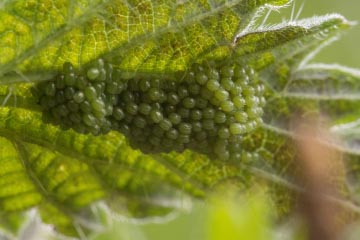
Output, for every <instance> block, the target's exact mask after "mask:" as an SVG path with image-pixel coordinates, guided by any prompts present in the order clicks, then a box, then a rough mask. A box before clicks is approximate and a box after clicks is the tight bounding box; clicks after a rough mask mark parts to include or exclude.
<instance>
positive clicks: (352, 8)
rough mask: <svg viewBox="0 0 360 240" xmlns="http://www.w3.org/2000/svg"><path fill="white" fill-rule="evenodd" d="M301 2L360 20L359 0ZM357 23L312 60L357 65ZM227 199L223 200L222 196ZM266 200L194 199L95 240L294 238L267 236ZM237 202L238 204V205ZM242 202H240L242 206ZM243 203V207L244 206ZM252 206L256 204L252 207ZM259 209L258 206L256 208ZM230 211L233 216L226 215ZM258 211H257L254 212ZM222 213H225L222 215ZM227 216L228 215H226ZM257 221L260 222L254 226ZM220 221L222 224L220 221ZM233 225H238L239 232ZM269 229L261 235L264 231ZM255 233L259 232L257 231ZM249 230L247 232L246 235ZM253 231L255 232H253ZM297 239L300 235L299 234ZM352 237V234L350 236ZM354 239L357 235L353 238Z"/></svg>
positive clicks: (308, 13)
mask: <svg viewBox="0 0 360 240" xmlns="http://www.w3.org/2000/svg"><path fill="white" fill-rule="evenodd" d="M302 3H304V8H303V11H302V12H301V14H300V18H306V17H312V16H315V15H322V14H327V13H340V14H342V15H343V16H345V17H346V18H347V19H348V20H351V21H359V22H360V0H343V1H340V0H313V1H310V0H307V1H296V7H295V12H297V11H298V10H299V9H300V7H301V5H302ZM291 9H292V6H290V7H289V8H288V9H286V10H282V11H281V12H280V13H277V12H273V13H272V14H271V17H270V18H271V19H272V20H274V19H282V18H285V19H289V18H290V14H291ZM359 45H360V26H359V25H357V26H354V27H353V28H352V29H351V30H349V31H347V32H345V33H344V34H343V36H342V38H341V39H340V40H338V41H337V42H335V43H333V44H332V45H331V46H328V47H326V48H324V49H323V50H322V52H320V53H319V54H318V55H317V56H316V57H315V59H314V62H324V63H339V64H342V65H347V66H350V67H355V68H360V47H359ZM225 201H226V200H225ZM264 203H265V204H266V200H264V199H262V200H256V201H255V203H254V204H255V205H251V206H249V205H246V204H243V202H242V201H241V200H239V201H238V202H235V203H232V204H228V205H227V207H224V206H223V204H224V203H220V204H219V205H216V206H215V207H214V206H209V204H204V203H195V205H194V208H193V209H192V210H191V211H190V212H183V213H179V214H178V216H177V217H175V218H174V219H173V220H169V221H166V222H163V223H159V222H158V223H150V224H133V223H130V222H126V221H117V222H114V225H113V228H112V229H111V230H110V231H108V232H105V233H102V234H100V235H98V236H97V237H95V238H94V239H95V240H112V239H116V240H233V239H234V240H235V239H254V240H260V239H284V240H285V239H294V237H293V236H290V235H292V234H291V233H289V230H285V231H280V230H279V231H277V233H278V234H280V235H277V236H272V237H271V236H270V235H271V234H270V232H269V231H268V229H267V227H268V226H270V225H269V224H266V223H267V220H268V218H267V214H266V212H268V210H267V209H265V208H264ZM237 204H238V205H237ZM241 205H242V206H241ZM244 206H245V207H244ZM254 206H255V207H254ZM259 209H260V210H259ZM229 212H232V213H233V214H235V217H232V216H230V215H227V214H228V213H229ZM257 214H258V215H257ZM220 215H221V216H222V221H221V222H220V223H217V225H216V226H217V227H216V228H214V225H215V222H216V220H214V217H216V216H220ZM224 216H225V217H224ZM226 216H227V217H226ZM257 222H260V223H262V224H263V226H262V227H259V226H257V224H256V223H257ZM221 223H222V224H221ZM234 229H241V230H242V232H241V233H238V232H236V230H234ZM264 231H265V232H266V231H267V233H268V235H267V237H266V238H263V236H262V233H263V232H264ZM221 232H223V233H222V234H225V233H228V234H229V235H227V236H226V237H224V235H220V236H223V237H216V236H217V235H216V233H221ZM257 233H258V234H257ZM249 234H250V235H249ZM254 234H255V235H254ZM297 239H302V238H301V236H300V237H299V236H298V237H297ZM350 239H352V238H350ZM354 239H357V238H354Z"/></svg>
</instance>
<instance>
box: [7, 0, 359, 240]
mask: <svg viewBox="0 0 360 240" xmlns="http://www.w3.org/2000/svg"><path fill="white" fill-rule="evenodd" d="M286 3H287V1H285V0H282V1H281V0H261V1H255V0H230V1H222V0H211V1H177V0H172V1H158V0H157V1H155V0H141V1H138V0H133V1H111V0H81V1H72V0H57V1H55V0H40V1H35V0H30V1H6V2H5V4H3V5H2V8H1V9H0V103H2V105H0V219H1V220H0V226H1V227H3V228H4V229H5V231H8V232H9V233H10V234H11V233H13V234H16V233H17V231H18V229H19V228H20V226H21V219H23V218H24V211H25V210H27V209H30V208H33V207H36V208H37V209H38V212H39V214H40V215H41V217H42V220H43V221H44V222H46V223H49V224H52V225H54V227H55V229H56V230H57V231H59V232H61V233H63V234H65V235H71V236H77V237H79V236H81V235H82V234H84V232H85V233H86V232H87V231H89V230H90V229H89V228H91V227H90V225H91V224H90V223H89V224H86V223H84V221H82V220H81V219H82V218H83V217H84V216H87V217H89V216H93V212H92V208H91V206H92V205H91V204H92V203H94V202H97V201H99V200H103V201H104V202H106V203H107V206H108V207H109V208H110V209H112V210H113V211H116V212H118V213H120V214H125V215H128V216H132V217H146V216H157V215H164V214H167V213H169V212H170V211H172V209H174V208H177V206H179V204H178V203H177V202H178V201H181V199H182V198H184V197H185V195H186V196H193V197H199V198H202V197H205V196H206V195H207V194H208V193H209V192H211V191H213V190H214V189H218V188H221V187H222V186H226V185H227V184H229V183H231V184H235V185H236V186H237V187H238V188H239V189H240V190H242V189H246V188H247V187H249V186H254V185H256V183H258V182H259V179H265V180H266V181H268V182H269V189H270V191H274V192H275V195H279V196H277V197H276V198H278V200H279V201H284V199H286V198H287V197H286V196H285V195H286V193H285V192H284V191H283V189H282V188H283V187H289V186H290V185H291V182H292V181H291V180H293V179H292V173H293V172H294V171H296V166H295V164H294V162H293V158H294V154H295V153H294V149H293V147H292V146H291V144H289V142H291V139H292V137H293V136H292V134H291V133H290V132H288V130H287V128H288V124H289V122H290V121H291V119H292V114H293V113H294V112H296V111H299V110H301V111H302V112H304V113H306V112H313V111H317V112H323V113H326V114H327V115H328V116H329V117H330V119H331V123H332V127H331V131H334V132H339V131H340V130H343V129H345V130H344V131H341V132H340V133H342V134H341V137H342V138H343V139H344V144H343V145H338V144H332V143H329V144H332V146H333V147H335V148H337V149H339V150H341V151H343V152H344V153H345V161H346V164H347V167H348V168H347V171H348V176H349V177H350V179H351V182H350V183H349V182H345V180H344V179H342V180H341V181H340V180H339V185H340V186H341V188H342V190H343V191H344V194H351V193H356V191H357V185H358V184H357V183H358V182H359V181H358V180H359V179H358V178H359V177H360V176H359V174H358V172H360V171H358V170H359V169H358V168H359V166H358V159H359V154H360V152H359V151H358V150H356V149H357V136H358V135H356V134H354V132H356V129H358V126H360V123H359V124H357V122H356V121H357V119H358V116H359V114H360V112H359V110H358V109H359V107H358V106H359V104H358V100H359V99H358V98H359V96H358V95H359V93H358V92H359V91H358V90H360V85H359V82H360V81H359V80H360V74H359V72H358V71H357V70H352V69H348V68H345V67H340V66H329V65H323V64H313V65H308V64H307V61H308V60H310V59H311V56H312V53H313V52H316V51H317V50H318V49H319V46H320V47H321V46H323V45H326V44H327V43H328V42H329V41H331V40H332V39H334V38H335V37H337V36H338V33H339V30H342V29H347V28H348V27H349V26H350V25H351V24H350V23H349V22H347V21H346V20H345V19H344V18H343V17H342V16H340V15H336V14H333V15H327V16H323V17H314V18H312V19H305V20H298V21H291V22H287V23H283V24H279V25H276V26H270V27H266V26H262V25H259V24H257V23H256V17H255V16H258V15H259V14H260V13H261V12H262V11H264V10H265V9H266V8H275V7H280V6H282V5H285V4H286ZM98 57H103V58H105V59H106V60H107V61H109V62H111V63H112V64H113V65H114V66H115V67H117V68H120V69H121V70H122V72H123V73H124V77H126V78H131V77H134V76H138V75H142V74H144V75H151V76H152V75H153V76H154V77H160V78H161V77H163V76H172V75H173V74H174V73H176V72H178V71H185V70H186V69H187V68H188V67H189V66H190V65H191V64H192V63H195V62H198V63H204V62H206V61H210V60H213V59H217V60H218V59H224V58H227V59H231V60H232V61H234V62H237V63H239V64H243V65H244V66H246V65H248V66H251V67H252V68H254V69H255V70H256V71H257V72H258V73H259V74H260V77H261V80H262V81H263V83H264V84H265V85H266V86H267V89H268V93H267V105H266V107H265V109H264V111H265V113H264V116H263V120H264V124H263V126H261V127H260V128H259V129H257V130H256V131H254V132H251V133H249V134H248V135H246V136H244V141H243V146H242V147H243V148H244V149H245V150H246V151H248V152H252V153H254V154H253V155H251V157H249V159H244V160H243V161H242V162H241V163H236V164H234V163H227V162H224V161H221V159H218V160H210V159H209V158H208V157H206V156H204V155H201V154H198V153H195V152H191V151H185V152H183V153H181V154H179V153H169V154H157V155H146V154H143V153H141V152H140V151H137V150H134V149H132V148H131V147H130V146H129V144H128V142H127V139H126V138H125V137H124V136H122V135H121V134H120V133H117V132H110V133H109V134H107V135H103V136H97V137H95V136H91V135H82V134H78V133H76V132H74V131H73V130H67V131H64V130H61V129H60V128H58V127H56V126H52V125H50V124H46V123H44V122H43V119H42V114H41V112H40V110H39V108H38V106H37V104H36V99H35V98H34V97H33V96H32V95H31V93H30V91H29V89H30V87H31V86H32V85H33V84H34V83H36V82H39V81H44V80H48V79H50V78H51V77H53V76H54V75H55V74H56V73H57V72H58V71H59V70H60V69H61V66H62V65H63V63H64V62H66V61H69V62H71V63H73V64H74V66H75V67H76V68H78V69H79V70H80V71H81V69H83V68H84V67H86V65H87V64H89V63H90V62H91V61H93V60H94V59H96V58H98ZM339 129H340V130H339ZM359 129H360V128H359ZM274 179H277V180H279V181H273V180H274ZM274 182H275V184H274ZM349 186H350V188H348V187H349ZM279 193H281V194H279ZM282 197H283V199H281V198H282ZM288 198H289V199H290V197H288ZM159 199H160V200H159ZM161 199H162V200H164V201H161ZM165 200H166V201H165ZM170 200H171V201H170ZM287 201H288V202H290V201H291V200H287ZM165 202H166V204H164V203H165ZM169 202H172V203H173V204H169ZM289 204H290V203H289ZM284 206H287V205H286V204H285V205H282V206H279V209H280V208H282V209H280V211H282V212H287V211H289V210H290V209H289V207H284ZM352 210H354V209H352ZM94 221H96V217H94Z"/></svg>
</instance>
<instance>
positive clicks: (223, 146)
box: [36, 59, 265, 160]
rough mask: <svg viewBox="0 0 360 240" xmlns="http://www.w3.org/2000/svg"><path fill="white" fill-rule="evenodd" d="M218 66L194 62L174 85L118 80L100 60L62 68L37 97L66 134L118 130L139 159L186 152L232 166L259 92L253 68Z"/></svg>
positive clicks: (254, 119) (255, 113)
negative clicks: (83, 67)
mask: <svg viewBox="0 0 360 240" xmlns="http://www.w3.org/2000/svg"><path fill="white" fill-rule="evenodd" d="M219 65H220V64H219V63H212V64H208V65H198V64H196V65H194V66H192V67H191V69H189V71H188V72H186V73H181V74H180V73H179V76H177V77H178V78H181V79H182V80H181V81H174V80H169V79H157V78H146V77H142V78H141V77H139V78H135V79H130V80H124V79H123V78H121V77H120V75H121V72H120V71H119V70H118V69H113V68H112V66H111V64H108V63H104V61H103V60H101V59H100V60H99V61H98V62H97V64H95V65H94V66H92V67H90V68H89V69H88V70H87V71H86V74H85V75H81V74H79V75H77V74H76V73H75V72H74V70H73V67H72V65H71V64H69V63H65V64H64V74H61V75H59V76H58V77H57V78H56V79H55V80H54V81H48V82H44V83H41V84H39V85H38V86H37V87H36V89H37V91H36V92H38V93H40V94H39V101H40V104H41V106H42V107H43V109H44V112H45V113H47V115H48V116H49V117H48V119H50V121H51V122H53V123H57V124H59V125H61V126H62V127H64V128H73V129H74V130H75V131H78V132H80V133H92V134H94V135H98V134H104V133H107V132H108V131H110V130H116V131H119V132H121V133H123V134H124V135H125V136H127V137H128V139H129V142H130V144H131V145H132V147H134V148H137V149H140V150H141V151H143V152H145V153H160V152H170V151H179V152H182V151H183V150H185V149H192V150H195V151H198V152H201V153H205V154H208V155H209V156H212V157H216V158H220V159H229V158H230V159H235V160H236V159H238V158H241V154H242V151H241V148H240V146H239V144H240V142H241V138H242V136H243V135H244V134H245V133H248V132H250V131H252V130H254V129H255V128H256V127H257V126H258V125H259V123H261V116H262V113H263V110H262V109H263V106H264V104H265V98H264V97H263V92H264V86H263V85H262V84H261V83H260V82H259V81H258V80H257V77H256V74H255V72H254V71H253V70H252V69H251V68H244V67H241V66H238V65H228V64H223V65H222V66H219Z"/></svg>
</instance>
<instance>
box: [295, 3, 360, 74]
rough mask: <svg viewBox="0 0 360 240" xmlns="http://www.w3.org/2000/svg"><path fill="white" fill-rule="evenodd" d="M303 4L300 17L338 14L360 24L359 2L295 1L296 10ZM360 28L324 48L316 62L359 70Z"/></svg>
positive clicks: (352, 30) (348, 32) (346, 33)
mask: <svg viewBox="0 0 360 240" xmlns="http://www.w3.org/2000/svg"><path fill="white" fill-rule="evenodd" d="M302 3H304V10H303V11H302V13H301V15H300V17H301V18H303V17H311V16H314V15H320V14H327V13H340V14H342V15H343V16H345V17H346V18H347V19H348V20H351V21H358V22H360V1H359V0H312V1H311V0H307V1H306V0H305V1H296V9H299V8H300V6H301V4H302ZM359 44H360V26H359V25H357V26H354V27H353V28H352V29H351V30H349V31H347V32H345V33H344V35H343V36H342V38H341V39H340V40H338V41H337V42H335V43H333V44H332V45H330V46H328V47H326V48H325V49H324V50H323V51H322V52H320V53H319V55H318V56H316V60H317V61H321V62H326V63H340V64H342V65H347V66H350V67H356V68H360V45H359Z"/></svg>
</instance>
